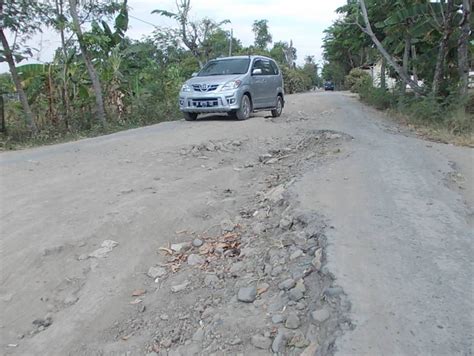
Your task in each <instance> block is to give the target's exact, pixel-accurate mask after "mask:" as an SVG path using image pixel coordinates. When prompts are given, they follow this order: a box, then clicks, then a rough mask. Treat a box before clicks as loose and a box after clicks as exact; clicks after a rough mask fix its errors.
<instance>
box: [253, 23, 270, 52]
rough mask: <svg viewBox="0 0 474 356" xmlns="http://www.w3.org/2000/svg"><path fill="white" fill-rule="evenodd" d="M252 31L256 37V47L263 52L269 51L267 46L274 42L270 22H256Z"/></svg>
mask: <svg viewBox="0 0 474 356" xmlns="http://www.w3.org/2000/svg"><path fill="white" fill-rule="evenodd" d="M252 31H253V33H254V35H255V41H254V44H255V47H257V48H258V49H262V50H264V49H267V46H268V45H269V44H270V43H272V41H273V39H272V35H271V33H270V30H269V28H268V20H255V21H254V22H253V26H252Z"/></svg>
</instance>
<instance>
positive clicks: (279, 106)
mask: <svg viewBox="0 0 474 356" xmlns="http://www.w3.org/2000/svg"><path fill="white" fill-rule="evenodd" d="M282 110H283V99H282V97H281V96H280V95H278V97H277V104H276V107H275V109H273V110H272V117H279V116H280V115H281V112H282Z"/></svg>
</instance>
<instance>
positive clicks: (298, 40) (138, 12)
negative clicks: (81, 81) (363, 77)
mask: <svg viewBox="0 0 474 356" xmlns="http://www.w3.org/2000/svg"><path fill="white" fill-rule="evenodd" d="M345 3H346V0H192V1H191V7H192V9H191V17H192V18H194V19H199V18H203V17H209V18H212V19H214V20H216V21H221V20H224V19H228V20H230V21H231V24H227V25H224V29H229V30H230V29H231V28H232V29H233V31H234V37H236V38H238V39H240V40H241V41H242V43H243V45H244V46H248V45H250V44H252V43H253V40H254V35H253V32H252V24H253V22H254V20H260V19H267V20H268V25H269V29H270V33H271V34H272V36H273V40H274V41H275V42H276V41H287V42H289V41H290V40H293V45H294V47H296V49H297V55H298V60H297V63H298V64H301V63H302V62H303V59H304V57H305V56H306V55H314V56H315V59H316V61H319V60H321V59H322V49H321V44H322V38H323V36H324V35H323V31H324V29H326V28H327V27H328V26H330V25H331V23H332V22H333V21H334V20H335V19H336V18H337V16H338V15H337V14H336V13H335V10H336V8H338V7H339V6H342V5H344V4H345ZM128 4H129V6H130V13H129V14H130V16H131V17H130V28H129V30H128V31H127V36H129V37H131V38H134V39H140V38H142V37H143V36H146V35H148V34H150V33H151V32H152V31H153V26H152V25H150V24H147V23H144V22H142V21H139V20H137V19H140V20H143V21H145V22H149V23H151V24H155V25H157V26H167V25H171V24H172V23H173V22H172V21H171V20H169V19H166V18H163V17H161V16H159V15H156V14H151V11H152V10H154V9H164V10H169V11H174V10H175V6H176V5H175V0H129V1H128ZM29 44H30V45H31V46H32V47H34V48H36V49H38V52H35V55H34V59H32V60H30V61H29V62H30V63H33V62H38V61H39V62H47V61H49V60H51V59H52V56H53V53H54V50H55V49H56V48H57V47H58V46H59V45H60V41H59V35H58V34H57V33H55V32H53V31H51V30H45V31H44V32H43V33H42V34H40V35H38V36H35V37H34V38H33V39H31V41H30V43H29ZM25 63H27V62H26V61H23V62H21V64H25ZM7 70H8V67H7V66H6V64H5V63H0V72H5V71H7Z"/></svg>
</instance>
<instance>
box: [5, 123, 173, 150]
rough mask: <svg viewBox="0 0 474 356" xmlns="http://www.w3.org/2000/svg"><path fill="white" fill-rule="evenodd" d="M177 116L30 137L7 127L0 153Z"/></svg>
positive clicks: (67, 140) (50, 131)
mask: <svg viewBox="0 0 474 356" xmlns="http://www.w3.org/2000/svg"><path fill="white" fill-rule="evenodd" d="M179 119H180V118H179V116H178V115H170V116H169V117H168V118H167V119H164V118H158V119H156V120H147V121H146V122H143V121H142V120H137V121H125V122H122V123H120V122H109V123H108V124H107V127H106V128H102V127H100V126H98V125H97V126H94V125H93V126H91V127H90V128H88V129H82V130H68V131H63V132H58V131H57V130H48V129H42V130H41V131H40V133H39V134H37V135H35V136H30V135H29V134H28V131H27V129H26V127H25V128H16V127H11V126H10V127H9V128H8V131H7V133H5V132H1V133H0V152H1V151H13V150H22V149H27V148H33V147H38V146H48V145H55V144H58V143H65V142H71V141H77V140H81V139H85V138H93V137H98V136H104V135H110V134H113V133H116V132H120V131H126V130H130V129H136V128H140V127H145V126H150V125H155V124H158V123H160V122H165V121H175V120H179Z"/></svg>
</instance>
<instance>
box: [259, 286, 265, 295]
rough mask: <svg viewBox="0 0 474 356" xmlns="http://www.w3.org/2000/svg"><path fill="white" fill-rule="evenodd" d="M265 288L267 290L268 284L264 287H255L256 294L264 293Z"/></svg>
mask: <svg viewBox="0 0 474 356" xmlns="http://www.w3.org/2000/svg"><path fill="white" fill-rule="evenodd" d="M267 290H268V286H264V287H260V288H257V294H258V295H260V294H263V293H265V292H266V291H267Z"/></svg>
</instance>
